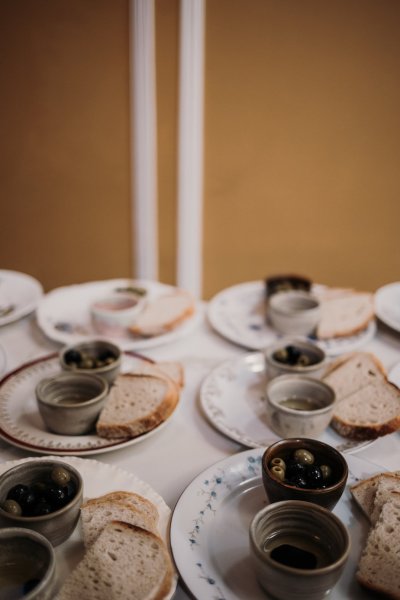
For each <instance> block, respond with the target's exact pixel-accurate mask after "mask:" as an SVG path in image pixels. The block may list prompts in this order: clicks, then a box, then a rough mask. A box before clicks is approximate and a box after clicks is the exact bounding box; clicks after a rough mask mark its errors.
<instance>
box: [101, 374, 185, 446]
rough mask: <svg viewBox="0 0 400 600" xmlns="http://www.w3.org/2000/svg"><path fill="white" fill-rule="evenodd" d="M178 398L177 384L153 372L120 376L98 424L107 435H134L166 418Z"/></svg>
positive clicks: (103, 433) (109, 436) (117, 436)
mask: <svg viewBox="0 0 400 600" xmlns="http://www.w3.org/2000/svg"><path fill="white" fill-rule="evenodd" d="M178 401H179V392H178V388H177V386H176V384H174V383H173V382H172V381H171V380H170V379H169V377H166V376H162V377H159V376H156V375H154V374H149V375H146V374H143V375H142V374H131V373H126V374H123V375H119V376H118V377H117V378H116V380H115V384H114V385H113V387H112V388H111V390H110V394H109V396H108V399H107V402H106V404H105V406H104V408H103V410H102V411H101V413H100V416H99V418H98V421H97V424H96V430H97V434H98V435H99V436H101V437H106V438H111V439H113V438H124V437H125V438H131V437H136V436H138V435H141V434H143V433H146V432H147V431H150V430H151V429H154V427H157V425H159V424H160V423H161V422H162V421H165V420H166V419H167V418H168V417H169V416H170V415H171V414H172V412H173V411H174V410H175V408H176V406H177V404H178Z"/></svg>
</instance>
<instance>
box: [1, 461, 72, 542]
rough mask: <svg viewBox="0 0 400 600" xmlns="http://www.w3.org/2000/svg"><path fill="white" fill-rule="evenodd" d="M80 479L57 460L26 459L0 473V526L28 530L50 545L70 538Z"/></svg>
mask: <svg viewBox="0 0 400 600" xmlns="http://www.w3.org/2000/svg"><path fill="white" fill-rule="evenodd" d="M82 498H83V480H82V477H81V475H80V473H79V471H78V470H77V469H75V468H74V467H72V466H71V465H69V464H67V463H65V462H62V461H58V460H48V459H44V460H42V459H39V460H37V459H36V460H27V461H23V462H20V463H19V464H17V465H15V466H14V467H11V468H10V469H8V470H7V471H5V472H4V473H3V474H2V475H1V476H0V525H1V527H22V528H25V529H32V530H33V531H36V532H38V533H40V534H42V535H43V536H44V537H45V538H47V539H48V540H49V541H50V542H51V544H52V545H53V546H58V545H59V544H61V543H62V542H64V541H65V540H66V539H68V538H69V537H70V535H71V534H72V532H73V530H74V529H75V526H76V524H77V523H78V520H79V513H80V506H81V504H82Z"/></svg>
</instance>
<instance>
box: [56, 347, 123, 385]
mask: <svg viewBox="0 0 400 600" xmlns="http://www.w3.org/2000/svg"><path fill="white" fill-rule="evenodd" d="M121 361H122V353H121V349H120V348H119V347H118V346H116V345H115V344H113V343H111V342H107V341H106V340H91V341H88V342H82V343H80V344H73V345H71V346H66V347H65V348H63V350H61V352H60V365H61V368H62V369H64V371H74V372H78V373H90V374H92V375H100V377H102V378H103V379H105V380H106V381H107V383H110V384H111V383H113V381H114V379H115V378H116V377H117V375H118V373H119V371H120V369H121Z"/></svg>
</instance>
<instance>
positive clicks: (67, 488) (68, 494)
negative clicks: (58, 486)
mask: <svg viewBox="0 0 400 600" xmlns="http://www.w3.org/2000/svg"><path fill="white" fill-rule="evenodd" d="M62 489H63V492H64V494H65V499H66V500H67V502H68V501H69V500H72V498H73V497H74V496H75V494H76V485H75V482H74V481H72V479H71V480H70V481H69V482H68V483H67V485H64V486H63V488H62Z"/></svg>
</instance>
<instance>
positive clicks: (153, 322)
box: [129, 290, 195, 337]
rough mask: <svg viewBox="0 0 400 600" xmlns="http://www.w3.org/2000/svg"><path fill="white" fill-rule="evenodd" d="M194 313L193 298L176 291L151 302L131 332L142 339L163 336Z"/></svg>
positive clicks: (131, 328) (182, 291) (187, 293)
mask: <svg viewBox="0 0 400 600" xmlns="http://www.w3.org/2000/svg"><path fill="white" fill-rule="evenodd" d="M194 312H195V302H194V298H193V296H192V295H191V294H189V292H186V291H184V290H175V291H173V292H171V293H169V294H164V295H163V296H159V297H158V298H155V299H154V300H153V301H152V302H149V303H148V304H147V305H146V307H145V308H144V309H143V311H142V312H141V313H140V314H139V316H138V318H137V319H136V321H135V323H134V324H133V325H132V326H131V327H130V328H129V331H130V332H131V333H133V334H134V335H140V336H142V337H152V336H155V335H162V334H164V333H167V332H168V331H171V330H173V329H175V328H176V327H178V326H179V325H181V324H182V323H183V321H185V320H186V319H188V318H189V317H190V316H192V315H193V314H194Z"/></svg>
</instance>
